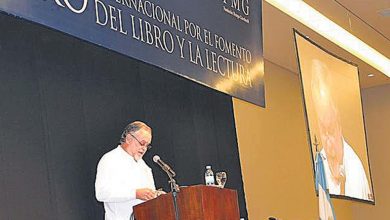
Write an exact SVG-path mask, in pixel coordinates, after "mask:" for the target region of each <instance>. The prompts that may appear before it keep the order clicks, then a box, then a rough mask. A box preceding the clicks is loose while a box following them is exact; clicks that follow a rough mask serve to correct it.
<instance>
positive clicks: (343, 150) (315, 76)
mask: <svg viewBox="0 0 390 220" xmlns="http://www.w3.org/2000/svg"><path fill="white" fill-rule="evenodd" d="M311 68H312V79H311V92H312V103H313V108H314V112H315V116H314V117H316V119H317V124H318V131H319V137H320V146H321V147H322V149H321V151H320V153H321V154H322V156H323V158H324V167H325V173H326V180H327V183H328V187H329V192H330V194H334V195H344V196H348V197H353V198H358V199H364V200H372V193H371V190H370V187H369V184H368V179H367V176H366V173H365V171H364V168H363V165H362V162H361V160H360V158H359V157H358V156H357V154H356V153H355V151H354V150H353V147H351V146H350V144H348V142H347V141H346V139H345V138H344V136H343V132H342V126H341V123H340V116H339V112H338V108H337V105H336V103H335V101H334V98H333V97H332V96H333V95H334V94H332V90H331V89H330V88H329V87H330V85H331V80H332V79H331V77H332V76H331V72H330V71H329V69H328V67H327V66H326V65H325V64H324V63H322V62H321V61H319V60H313V62H312V66H311Z"/></svg>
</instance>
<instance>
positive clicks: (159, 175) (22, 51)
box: [0, 14, 247, 220]
mask: <svg viewBox="0 0 390 220" xmlns="http://www.w3.org/2000/svg"><path fill="white" fill-rule="evenodd" d="M0 29H1V34H0V65H1V68H0V189H1V190H0V219H12V220H25V219H40V220H45V219H47V220H53V219H58V220H59V219H64V220H70V219H71V220H78V219H79V220H97V219H103V216H104V214H103V212H104V209H103V205H102V204H101V203H98V202H97V201H96V199H95V195H94V181H95V174H96V165H97V163H98V160H99V159H100V157H101V156H102V155H103V154H104V153H105V152H107V151H109V150H111V149H113V148H115V147H116V144H117V143H118V140H119V137H120V134H121V132H122V130H123V128H124V127H125V126H126V124H127V123H129V122H131V121H133V120H142V121H145V122H148V123H149V124H150V125H151V127H153V129H154V131H153V146H154V148H153V149H152V150H151V151H150V152H148V153H147V154H146V155H145V160H146V162H147V163H148V164H149V166H150V167H151V168H152V170H153V173H154V177H155V181H156V186H157V187H160V186H163V187H164V189H165V190H169V188H168V183H167V180H168V179H167V177H166V176H165V174H164V173H163V172H162V171H161V170H160V168H159V167H158V166H156V165H155V164H154V163H152V162H151V157H152V156H153V155H154V154H159V155H160V156H161V158H162V159H164V160H165V161H166V162H168V163H169V164H171V165H172V167H173V168H174V169H175V170H176V172H177V181H178V183H179V184H181V185H192V184H202V183H203V182H204V169H205V166H206V165H208V164H211V165H212V168H213V169H214V171H220V170H225V171H227V173H228V181H227V185H226V186H227V187H228V188H232V189H236V190H238V195H239V204H240V213H241V216H242V217H245V218H246V217H247V211H246V205H245V196H244V190H243V183H242V176H241V168H240V160H239V155H238V148H237V139H236V131H235V124H234V116H233V109H232V101H231V97H229V96H227V95H225V94H222V93H219V92H216V91H214V90H212V89H210V88H207V87H205V86H202V85H199V84H196V83H193V82H192V81H189V80H186V79H184V78H181V77H178V76H176V75H174V74H171V73H169V72H166V71H164V70H162V69H160V68H157V67H153V66H151V65H148V64H145V63H142V62H140V61H136V60H133V59H130V58H128V57H126V56H123V55H120V54H118V53H115V52H110V51H108V50H107V49H104V48H101V47H98V46H94V45H92V44H90V43H87V42H83V41H81V40H78V39H75V38H73V37H70V36H66V35H64V34H63V33H59V32H56V31H53V30H48V29H46V28H44V27H41V26H38V25H36V24H32V23H30V22H27V21H24V20H21V19H17V18H14V17H10V16H8V15H4V14H0ZM221 202H223V201H221Z"/></svg>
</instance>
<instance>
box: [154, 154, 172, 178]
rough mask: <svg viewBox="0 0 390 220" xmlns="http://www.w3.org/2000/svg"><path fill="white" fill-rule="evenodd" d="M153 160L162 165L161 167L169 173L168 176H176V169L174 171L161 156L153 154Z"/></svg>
mask: <svg viewBox="0 0 390 220" xmlns="http://www.w3.org/2000/svg"><path fill="white" fill-rule="evenodd" d="M153 161H154V162H155V163H157V164H158V165H159V166H160V167H161V169H163V170H164V171H165V172H166V173H167V174H168V176H171V177H175V176H176V173H175V171H173V170H172V168H171V167H170V166H169V165H168V164H166V163H165V162H164V161H162V160H161V159H160V156H158V155H154V156H153Z"/></svg>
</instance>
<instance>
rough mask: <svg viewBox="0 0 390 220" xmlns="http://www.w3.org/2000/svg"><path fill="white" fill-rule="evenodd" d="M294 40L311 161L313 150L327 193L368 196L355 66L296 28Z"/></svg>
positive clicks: (370, 198) (370, 192)
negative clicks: (321, 167) (319, 160)
mask: <svg viewBox="0 0 390 220" xmlns="http://www.w3.org/2000/svg"><path fill="white" fill-rule="evenodd" d="M296 44H297V50H298V56H299V63H300V70H301V71H300V76H301V82H302V87H303V94H304V102H305V107H306V109H305V110H306V117H307V125H308V133H309V137H310V145H311V150H312V156H313V161H314V158H315V157H314V156H315V154H316V153H317V152H318V153H319V154H320V155H321V156H322V158H323V161H324V168H325V175H326V182H327V186H328V189H329V193H330V194H331V195H335V196H338V197H346V198H352V199H358V200H365V201H369V202H374V195H373V190H372V184H371V176H370V169H369V160H368V155H367V144H366V136H365V127H364V121H363V112H362V104H361V95H360V87H359V78H358V69H357V67H356V66H354V65H352V64H349V63H347V62H345V61H343V60H341V59H338V58H336V57H334V56H332V55H330V54H329V53H327V52H325V51H324V50H322V49H320V48H319V47H317V46H315V45H314V44H312V43H311V42H309V41H307V40H306V39H305V38H303V37H301V36H300V35H298V34H296ZM313 167H314V166H313Z"/></svg>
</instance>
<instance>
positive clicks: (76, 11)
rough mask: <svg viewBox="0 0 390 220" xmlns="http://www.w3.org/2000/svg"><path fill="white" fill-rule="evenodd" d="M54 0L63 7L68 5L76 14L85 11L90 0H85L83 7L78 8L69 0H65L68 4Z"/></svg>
mask: <svg viewBox="0 0 390 220" xmlns="http://www.w3.org/2000/svg"><path fill="white" fill-rule="evenodd" d="M54 1H55V2H56V3H57V5H59V6H61V7H63V8H65V7H67V8H68V9H70V10H71V11H73V12H74V13H76V14H81V13H83V12H84V11H85V9H86V8H87V4H88V0H83V4H82V6H81V8H76V7H75V6H73V5H72V4H71V3H69V0H63V1H64V3H65V5H66V6H65V5H64V4H63V3H61V2H60V0H54Z"/></svg>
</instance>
